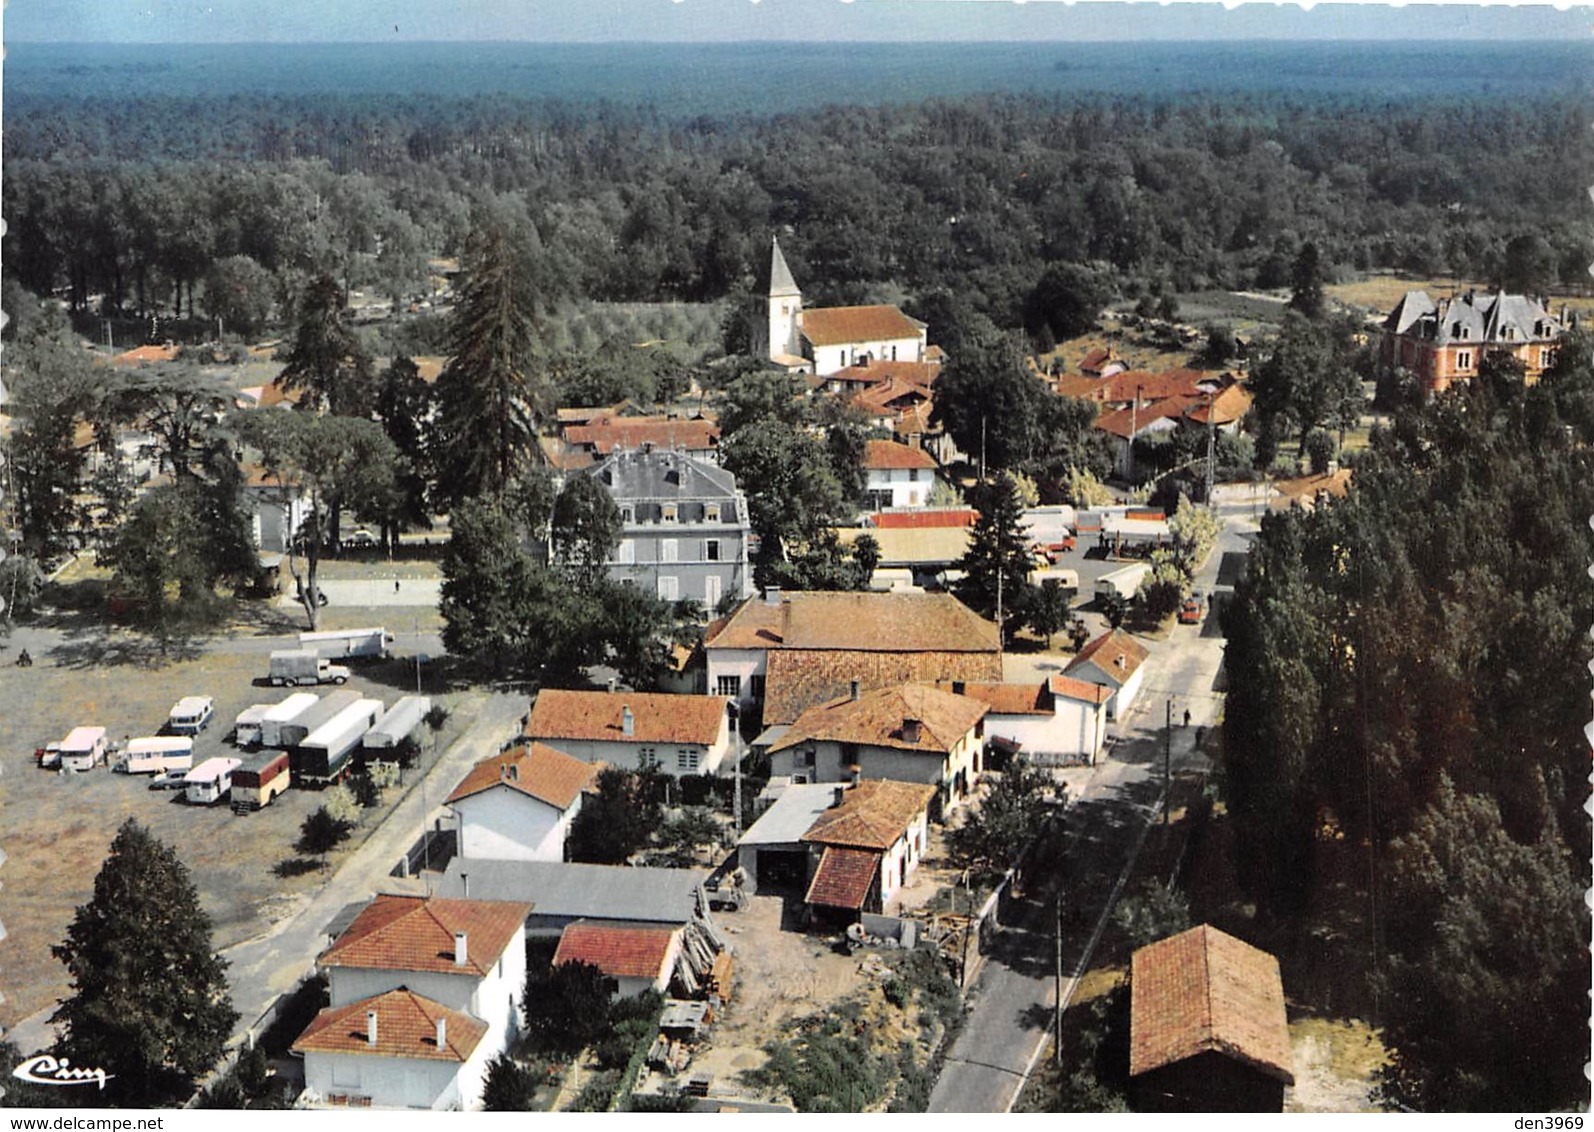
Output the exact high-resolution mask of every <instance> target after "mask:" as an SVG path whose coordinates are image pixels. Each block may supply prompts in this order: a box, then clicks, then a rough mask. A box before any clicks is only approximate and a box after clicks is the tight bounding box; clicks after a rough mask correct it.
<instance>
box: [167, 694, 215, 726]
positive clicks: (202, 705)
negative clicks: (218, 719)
mask: <svg viewBox="0 0 1594 1132" xmlns="http://www.w3.org/2000/svg"><path fill="white" fill-rule="evenodd" d="M215 714H216V701H215V699H213V698H212V697H210V696H184V697H183V698H182V699H180V700H178V701H177V702H176V703H175V704H173V705H172V710H171V711H170V712H169V713H168V714H167V716H166V733H167V734H168V735H198V734H199V733H200V732H201V731H203V730H204V729H205V728H207V727H209V726H210V721H211V718H212V717H213V716H215Z"/></svg>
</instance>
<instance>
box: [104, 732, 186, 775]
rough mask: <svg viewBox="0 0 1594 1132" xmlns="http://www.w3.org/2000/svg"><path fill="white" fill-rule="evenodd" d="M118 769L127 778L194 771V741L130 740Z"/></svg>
mask: <svg viewBox="0 0 1594 1132" xmlns="http://www.w3.org/2000/svg"><path fill="white" fill-rule="evenodd" d="M116 769H117V770H119V771H121V772H122V773H123V774H159V773H161V771H165V770H193V769H194V741H193V739H191V738H190V737H188V736H187V735H152V736H149V737H148V738H144V739H129V740H128V741H127V750H126V752H125V753H124V754H123V756H122V759H121V761H120V762H118V763H117V764H116Z"/></svg>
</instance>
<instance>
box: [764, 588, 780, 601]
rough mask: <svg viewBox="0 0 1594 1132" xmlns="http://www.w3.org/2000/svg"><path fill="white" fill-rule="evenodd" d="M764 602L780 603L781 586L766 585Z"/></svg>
mask: <svg viewBox="0 0 1594 1132" xmlns="http://www.w3.org/2000/svg"><path fill="white" fill-rule="evenodd" d="M764 604H765V605H779V604H780V587H779V586H765V587H764Z"/></svg>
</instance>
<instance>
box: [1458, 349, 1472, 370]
mask: <svg viewBox="0 0 1594 1132" xmlns="http://www.w3.org/2000/svg"><path fill="white" fill-rule="evenodd" d="M1456 368H1457V369H1471V368H1472V351H1471V350H1461V351H1459V352H1458V353H1457V354H1456Z"/></svg>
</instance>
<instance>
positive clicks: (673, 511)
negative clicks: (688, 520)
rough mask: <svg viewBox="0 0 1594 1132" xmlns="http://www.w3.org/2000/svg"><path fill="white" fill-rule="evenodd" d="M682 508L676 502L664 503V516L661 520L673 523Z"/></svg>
mask: <svg viewBox="0 0 1594 1132" xmlns="http://www.w3.org/2000/svg"><path fill="white" fill-rule="evenodd" d="M679 511H680V508H679V507H678V506H677V505H676V504H674V503H666V504H664V517H663V519H662V520H661V522H665V523H673V522H675V521H676V519H677V516H678V514H679Z"/></svg>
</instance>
